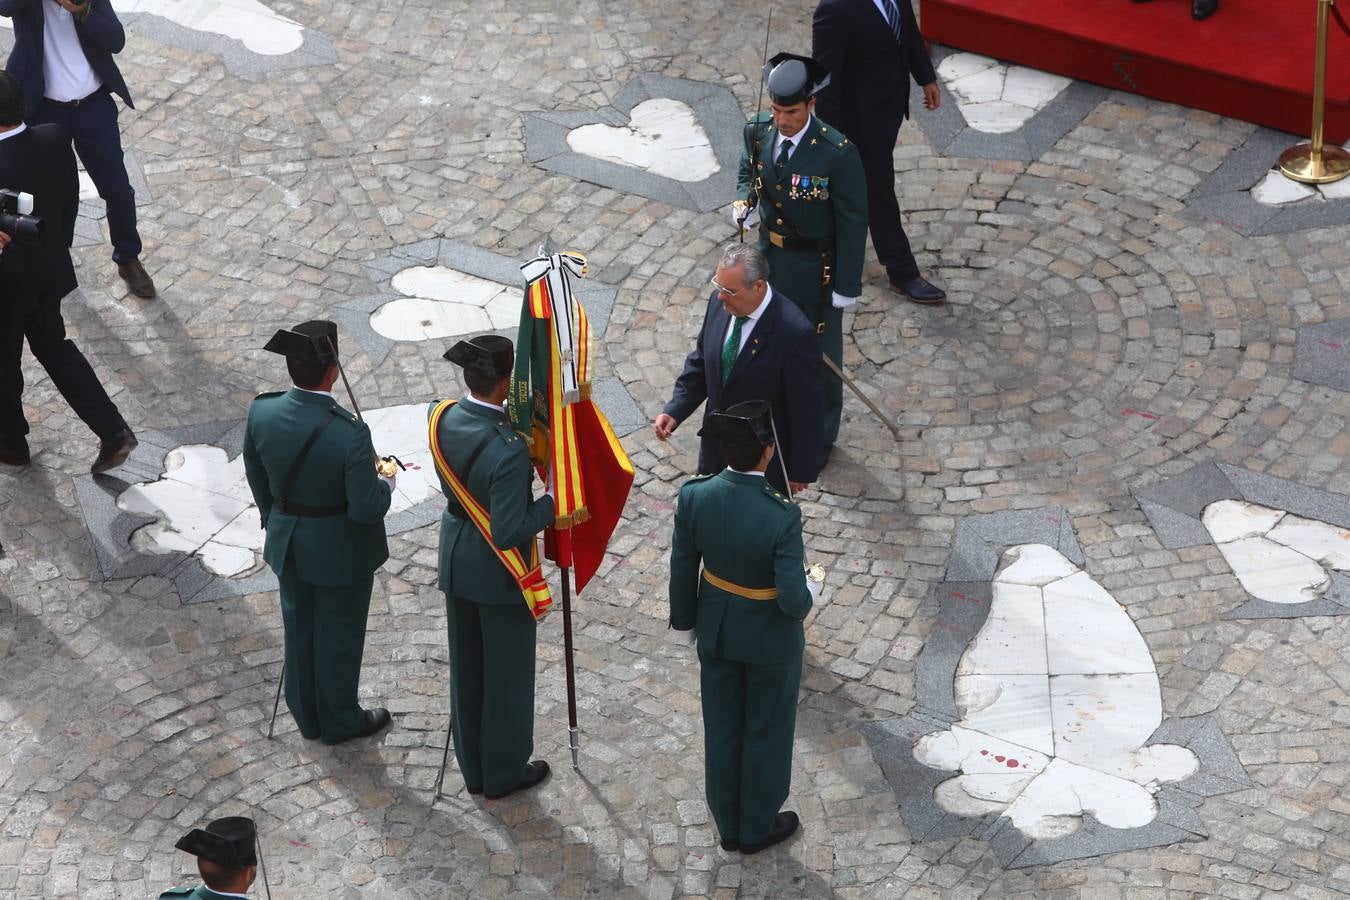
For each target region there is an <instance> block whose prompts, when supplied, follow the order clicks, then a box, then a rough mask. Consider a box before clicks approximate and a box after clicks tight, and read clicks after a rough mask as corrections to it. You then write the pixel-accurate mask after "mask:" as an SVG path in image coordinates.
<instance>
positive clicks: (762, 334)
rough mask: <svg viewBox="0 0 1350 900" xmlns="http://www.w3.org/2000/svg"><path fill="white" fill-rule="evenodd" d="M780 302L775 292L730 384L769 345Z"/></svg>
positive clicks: (733, 369) (733, 372)
mask: <svg viewBox="0 0 1350 900" xmlns="http://www.w3.org/2000/svg"><path fill="white" fill-rule="evenodd" d="M794 155H795V154H794ZM780 302H782V298H780V297H779V296H778V295H777V294H776V293H775V294H774V295H773V299H771V300H770V301H769V306H768V308H767V309H765V310H764V315H762V316H760V317H759V321H758V322H756V323H755V328H754V330H753V331H751V332H750V339H749V340H747V341H746V342H745V348H744V349H742V350H741V352H740V353H739V354H737V356H736V362H735V363H734V364H733V365H732V367H731V375H730V376H729V377H728V378H727V385H728V386H730V385H731V382H733V381H735V380H736V376H738V375H740V374H741V373H742V372H744V371H745V370H746V369H747V368H749V367H750V366H752V365H754V364H755V360H756V358H758V357H759V355H760V354H761V353H763V352H764V350H765V348H766V347H768V345H769V340H770V338H772V336H773V332H774V329H775V328H776V327H777V325H778V316H779V306H778V304H779V303H780Z"/></svg>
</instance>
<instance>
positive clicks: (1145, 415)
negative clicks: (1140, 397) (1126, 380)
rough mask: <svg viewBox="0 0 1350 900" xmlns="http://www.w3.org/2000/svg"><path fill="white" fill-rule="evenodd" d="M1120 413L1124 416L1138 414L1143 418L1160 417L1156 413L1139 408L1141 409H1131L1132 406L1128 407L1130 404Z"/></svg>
mask: <svg viewBox="0 0 1350 900" xmlns="http://www.w3.org/2000/svg"><path fill="white" fill-rule="evenodd" d="M1120 414H1121V415H1122V416H1138V417H1139V418H1141V419H1157V418H1158V417H1157V416H1155V415H1154V414H1153V413H1151V412H1144V411H1143V410H1139V409H1131V408H1130V407H1128V406H1127V407H1125V408H1124V409H1122V410H1121V411H1120Z"/></svg>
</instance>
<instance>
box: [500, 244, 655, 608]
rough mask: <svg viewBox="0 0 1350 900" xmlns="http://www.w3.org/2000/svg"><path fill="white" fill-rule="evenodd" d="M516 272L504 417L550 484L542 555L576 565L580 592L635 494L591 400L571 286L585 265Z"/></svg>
mask: <svg viewBox="0 0 1350 900" xmlns="http://www.w3.org/2000/svg"><path fill="white" fill-rule="evenodd" d="M521 271H522V272H523V273H524V275H525V280H526V284H525V301H524V308H523V309H522V310H521V314H520V331H519V334H518V337H517V341H516V370H515V372H514V374H513V376H512V379H511V394H510V397H509V399H508V402H507V410H508V412H509V414H510V416H511V424H512V426H513V427H514V428H515V429H516V430H517V431H519V432H521V433H522V434H524V435H527V436H528V438H529V444H530V456H531V458H532V459H533V460H534V462H535V465H537V466H538V467H539V471H540V474H541V475H542V476H544V477H545V478H547V477H548V475H549V473H552V476H553V482H554V486H555V489H556V492H555V494H554V498H555V500H556V502H557V518H556V520H555V522H554V527H553V528H552V529H550V530H549V531H547V532H546V533H545V538H544V553H545V555H546V556H547V557H548V558H549V559H552V560H553V561H554V562H556V563H557V564H558V565H560V566H575V568H576V587H577V593H580V592H581V589H582V588H583V587H585V586H586V583H587V582H588V581H590V579H591V577H592V576H594V575H595V573H596V571H597V570H599V568H600V564H601V563H602V562H603V561H604V558H605V548H606V547H607V546H609V539H610V536H611V535H613V533H614V529H615V527H616V526H617V525H618V523H619V518H620V516H621V515H622V513H623V507H624V504H625V503H626V502H627V500H628V492H629V490H630V489H631V488H632V486H633V464H632V463H631V462H629V460H628V454H627V453H625V452H624V449H623V446H622V445H620V443H619V439H618V438H617V437H615V435H614V431H613V429H612V428H610V425H609V421H608V420H607V419H606V418H605V414H604V413H603V412H601V411H600V409H599V408H598V407H597V406H596V405H595V403H594V402H593V401H592V400H591V374H590V365H591V355H590V340H591V334H590V323H589V321H588V320H587V318H586V310H585V309H583V308H582V306H581V304H580V303H579V302H577V300H576V298H575V297H574V296H573V294H572V287H571V281H570V279H571V278H572V277H574V276H575V277H582V276H584V275H585V274H586V258H585V257H584V256H582V255H581V254H579V253H554V254H551V255H549V256H541V257H539V258H538V259H534V260H531V261H530V262H528V263H526V264H525V265H523V266H521Z"/></svg>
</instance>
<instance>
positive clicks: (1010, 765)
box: [1008, 759, 1020, 769]
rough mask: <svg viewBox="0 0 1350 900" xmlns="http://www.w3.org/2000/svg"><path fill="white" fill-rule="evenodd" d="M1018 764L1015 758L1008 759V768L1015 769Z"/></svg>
mask: <svg viewBox="0 0 1350 900" xmlns="http://www.w3.org/2000/svg"><path fill="white" fill-rule="evenodd" d="M1019 765H1020V763H1018V761H1017V760H1015V759H1010V760H1008V768H1010V769H1015V768H1017V767H1018V766H1019Z"/></svg>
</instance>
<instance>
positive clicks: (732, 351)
mask: <svg viewBox="0 0 1350 900" xmlns="http://www.w3.org/2000/svg"><path fill="white" fill-rule="evenodd" d="M749 321H750V317H749V316H737V317H736V324H735V325H732V326H731V337H729V338H727V342H726V343H725V344H723V345H722V383H723V384H726V383H727V378H728V377H730V375H731V367H732V366H734V365H735V364H736V354H737V353H740V352H741V326H742V325H744V324H745V323H746V322H749Z"/></svg>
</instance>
